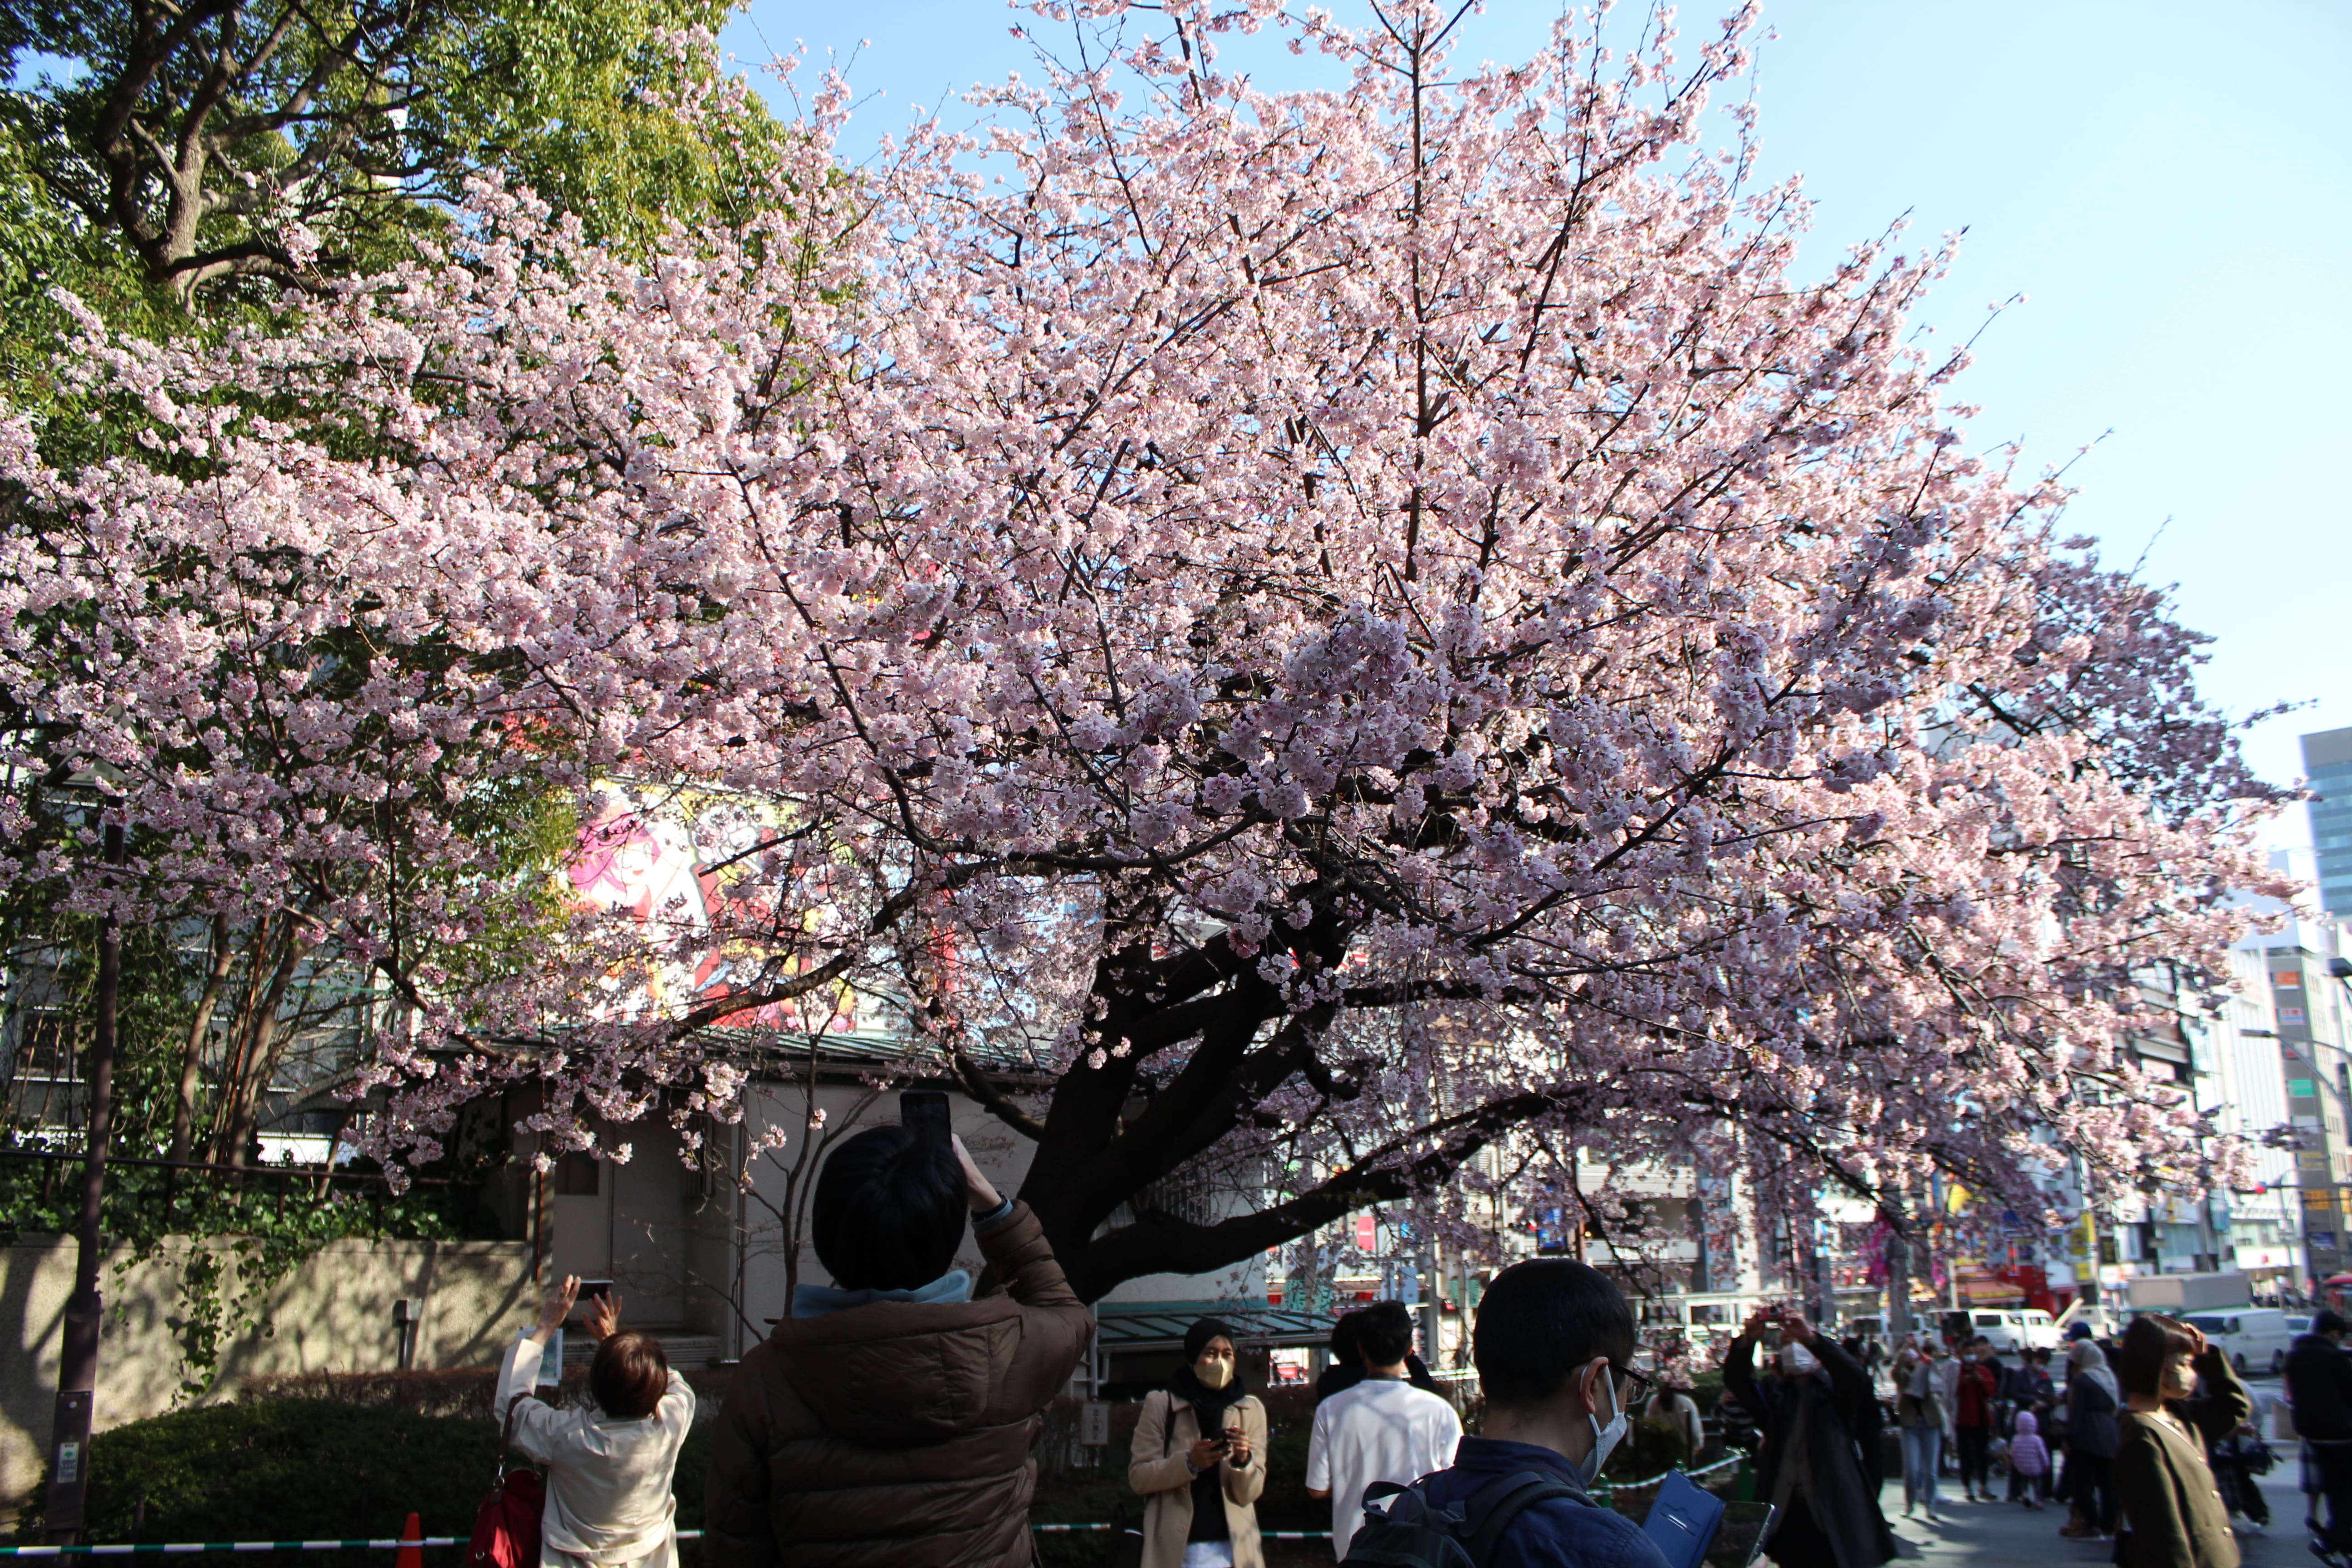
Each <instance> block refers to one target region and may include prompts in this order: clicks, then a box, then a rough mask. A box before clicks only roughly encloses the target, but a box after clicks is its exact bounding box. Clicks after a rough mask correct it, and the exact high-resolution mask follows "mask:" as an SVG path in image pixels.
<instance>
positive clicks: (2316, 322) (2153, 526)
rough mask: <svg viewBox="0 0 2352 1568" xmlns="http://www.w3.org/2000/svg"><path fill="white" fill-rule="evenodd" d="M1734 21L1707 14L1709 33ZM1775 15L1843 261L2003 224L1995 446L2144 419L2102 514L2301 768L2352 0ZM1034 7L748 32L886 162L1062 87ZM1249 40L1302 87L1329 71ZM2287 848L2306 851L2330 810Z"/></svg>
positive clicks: (2092, 475) (2342, 556)
mask: <svg viewBox="0 0 2352 1568" xmlns="http://www.w3.org/2000/svg"><path fill="white" fill-rule="evenodd" d="M1328 4H1330V5H1332V8H1333V9H1334V10H1335V11H1336V12H1337V13H1338V14H1339V16H1341V17H1342V18H1350V17H1356V16H1360V8H1359V7H1357V6H1355V5H1353V4H1352V3H1351V0H1328ZM1638 8H1639V6H1638V0H1635V3H1633V4H1628V5H1624V6H1622V7H1621V13H1622V11H1630V10H1635V9H1638ZM1557 14H1558V6H1557V5H1548V4H1543V3H1540V0H1493V3H1492V4H1490V5H1488V6H1487V9H1486V13H1485V14H1484V15H1483V16H1476V17H1474V18H1472V19H1471V20H1470V21H1468V22H1466V23H1465V29H1466V34H1465V49H1466V52H1468V53H1469V54H1470V55H1472V56H1474V57H1484V58H1494V59H1517V58H1525V57H1527V56H1528V55H1530V54H1532V53H1533V52H1534V51H1535V49H1536V48H1537V47H1538V45H1539V44H1540V42H1541V40H1542V38H1543V37H1544V34H1545V32H1546V30H1547V28H1548V27H1549V24H1550V21H1551V19H1552V17H1553V16H1556V15H1557ZM1712 14H1713V13H1712V11H1711V10H1710V9H1709V8H1708V7H1706V6H1704V5H1692V4H1685V5H1684V6H1683V7H1682V16H1683V20H1684V26H1685V36H1686V37H1687V36H1689V35H1691V34H1692V33H1694V32H1696V29H1697V28H1698V26H1700V25H1701V24H1702V23H1703V21H1704V19H1705V18H1706V17H1707V16H1711V15H1712ZM1765 18H1766V22H1767V24H1768V26H1769V27H1770V29H1771V30H1772V31H1773V32H1775V33H1776V34H1777V35H1778V37H1776V38H1775V39H1774V40H1773V41H1771V42H1769V43H1768V44H1767V45H1766V46H1765V47H1764V49H1763V53H1762V64H1761V72H1760V97H1761V101H1762V105H1763V144H1764V153H1765V173H1766V174H1769V175H1774V176H1777V175H1779V174H1785V173H1787V172H1790V171H1792V170H1793V171H1796V172H1799V173H1801V174H1803V175H1804V176H1805V181H1806V184H1807V187H1808V188H1809V190H1810V191H1811V194H1812V195H1813V196H1814V198H1815V199H1816V200H1817V201H1818V202H1819V203H1820V209H1819V212H1818V214H1817V216H1816V222H1815V226H1814V231H1813V236H1812V238H1811V241H1810V242H1809V258H1810V260H1811V263H1812V264H1813V265H1816V266H1820V265H1824V264H1825V263H1826V261H1827V259H1828V258H1831V257H1832V256H1834V255H1835V254H1836V253H1837V252H1838V251H1839V250H1842V249H1843V247H1844V246H1845V245H1847V244H1848V243H1850V242H1852V241H1854V240H1858V239H1862V238H1866V237H1870V236H1872V235H1874V234H1875V233H1877V232H1878V231H1879V230H1880V229H1881V228H1883V227H1884V226H1885V224H1886V222H1887V221H1888V220H1889V219H1891V218H1893V217H1895V216H1896V215H1898V214H1901V213H1904V212H1906V211H1908V212H1909V213H1911V215H1912V221H1913V225H1914V228H1913V233H1914V234H1915V235H1916V236H1918V237H1923V238H1925V237H1932V236H1934V235H1937V234H1940V233H1942V232H1943V231H1945V230H1948V229H1957V228H1963V227H1964V228H1966V229H1967V230H1968V231H1969V232H1968V237H1967V239H1966V241H1965V242H1964V243H1963V245H1962V247H1961V251H1960V259H1959V263H1958V267H1957V268H1955V270H1954V272H1953V274H1952V276H1951V277H1950V279H1948V281H1947V282H1946V284H1945V285H1944V287H1943V289H1941V290H1940V291H1939V293H1938V294H1937V297H1936V298H1935V299H1934V300H1932V301H1930V303H1929V305H1928V306H1927V310H1926V311H1925V313H1924V315H1923V318H1922V319H1923V320H1925V321H1927V322H1929V323H1930V324H1933V325H1935V326H1937V328H1938V329H1939V331H1940V332H1941V334H1942V335H1943V336H1944V337H1946V338H1950V337H1952V336H1954V335H1955V334H1958V335H1959V336H1965V335H1966V334H1967V332H1969V331H1972V330H1974V328H1975V327H1976V325H1977V324H1978V323H1979V321H1981V319H1982V315H1983V311H1984V309H1985V307H1986V306H1987V305H1988V304H1990V303H1991V302H1992V301H1994V300H2003V299H2007V298H2009V297H2010V296H2011V295H2014V294H2020V293H2022V294H2025V295H2026V296H2028V299H2027V301H2026V303H2024V304H2023V305H2021V306H2019V307H2017V308H2015V309H2014V310H2011V311H2010V312H2008V313H2007V314H2005V315H2004V316H2003V317H2002V318H2001V320H2000V321H1999V322H1997V323H1996V324H1995V325H1994V326H1993V327H1992V328H1991V330H1990V331H1989V332H1987V333H1986V335H1985V336H1984V338H1983V340H1982V341H1981V342H1979V345H1978V363H1977V364H1976V367H1975V368H1974V369H1973V370H1972V371H1971V372H1970V374H1969V377H1968V379H1967V380H1966V381H1965V383H1964V384H1963V395H1965V396H1966V397H1967V398H1968V399H1969V400H1970V401H1973V402H1975V403H1977V404H1979V405H1982V407H1983V414H1982V415H1981V416H1980V417H1979V421H1978V423H1977V425H1976V426H1975V431H1976V434H1977V435H1978V437H1979V440H1980V444H1982V445H1987V446H1990V445H1992V444H1994V443H1995V442H1997V441H2000V440H2003V439H2008V438H2012V437H2014V438H2021V439H2022V440H2023V442H2024V443H2025V449H2026V451H2027V454H2028V456H2029V458H2031V459H2032V460H2034V461H2036V462H2037V463H2038V462H2040V461H2063V460H2064V458H2066V457H2067V456H2068V455H2070V454H2071V453H2072V452H2073V451H2074V448H2076V447H2080V446H2082V445H2084V444H2085V443H2087V442H2090V441H2093V440H2095V439H2096V438H2097V437H2100V436H2101V435H2102V434H2103V433H2105V432H2109V431H2112V432H2113V434H2112V435H2109V436H2107V437H2106V439H2105V441H2104V442H2102V443H2101V444H2100V445H2099V446H2098V447H2097V449H2096V450H2095V451H2094V452H2093V453H2092V454H2091V455H2090V456H2089V457H2087V458H2084V460H2083V461H2082V462H2081V463H2080V464H2079V465H2078V466H2077V467H2076V468H2074V473H2073V475H2072V476H2071V477H2072V478H2073V479H2074V480H2075V481H2077V482H2078V483H2079V484H2080V485H2081V487H2082V494H2081V497H2080V499H2079V500H2077V501H2076V503H2075V507H2074V513H2073V516H2072V518H2071V519H2070V521H2071V522H2072V523H2073V524H2074V525H2075V526H2076V527H2077V528H2078V529H2079V530H2080V531H2084V532H2087V533H2092V534H2095V535H2097V536H2098V537H2099V538H2101V539H2102V540H2103V541H2104V542H2105V545H2104V553H2105V556H2106V558H2107V559H2108V560H2110V561H2111V562H2116V563H2128V562H2130V561H2132V560H2134V559H2136V558H2137V557H2138V556H2139V555H2140V554H2141V552H2143V551H2147V574H2148V575H2149V576H2150V577H2151V578H2153V579H2154V580H2155V581H2158V582H2159V583H2177V584H2179V602H2180V605H2181V610H2182V614H2183V617H2184V618H2185V619H2186V620H2187V621H2188V622H2189V624H2190V625H2191V626H2197V627H2199V628H2200V629H2201V630H2204V631H2207V632H2210V633H2212V634H2213V635H2214V636H2216V637H2218V638H2219V639H2220V640H2219V641H2218V642H2217V643H2216V644H2215V646H2214V647H2213V649H2212V656H2213V658H2212V663H2211V664H2210V666H2209V667H2208V669H2207V680H2206V684H2207V689H2208V690H2209V692H2210V694H2211V696H2212V697H2213V698H2214V699H2215V700H2218V701H2220V702H2221V703H2222V704H2224V705H2225V706H2226V707H2228V708H2230V709H2231V710H2233V711H2237V712H2245V711H2249V710H2253V709H2255V708H2258V707H2262V706H2265V705H2268V704H2270V703H2273V702H2277V701H2282V700H2285V701H2296V702H2309V703H2311V704H2313V706H2311V707H2310V708H2308V709H2306V710H2304V711H2301V712H2298V713H2295V714H2291V715H2289V716H2287V717H2285V718H2284V719H2279V720H2273V721H2271V722H2269V723H2267V724H2265V725H2263V726H2262V727H2261V728H2260V729H2258V730H2257V731H2255V732H2254V734H2253V736H2252V740H2251V742H2250V745H2251V751H2252V756H2253V759H2254V761H2255V763H2256V765H2257V766H2258V767H2259V768H2260V769H2261V771H2262V772H2263V773H2265V774H2266V775H2267V776H2269V777H2272V778H2273V779H2277V780H2281V781H2284V780H2286V779H2289V778H2292V777H2294V775H2295V774H2296V773H2299V771H2300V757H2299V753H2298V752H2297V750H2296V747H2295V736H2296V735H2297V734H2299V733H2300V732H2302V731H2305V730H2316V729H2327V728H2334V727H2336V726H2339V725H2352V658H2347V616H2346V613H2345V612H2346V605H2347V590H2352V507H2348V506H2347V500H2346V493H2347V492H2346V480H2345V477H2344V473H2343V470H2344V469H2345V468H2347V466H2352V303H2347V300H2348V299H2352V295H2347V289H2352V91H2347V89H2345V87H2344V82H2343V77H2342V70H2343V63H2344V61H2345V60H2346V59H2347V58H2352V3H2346V0H2311V3H2305V4H2291V3H2287V0H2242V3H2241V4H2236V5H2172V4H2158V3H2153V0H2137V3H2133V4H2120V3H2114V4H2110V3H2102V0H2039V3H2032V4H2022V3H2006V0H1967V3H1962V0H1780V3H1779V4H1773V3H1771V0H1767V4H1766V6H1765ZM1016 21H1019V22H1023V23H1025V24H1028V25H1030V26H1034V27H1035V28H1036V30H1037V31H1038V33H1039V35H1040V37H1045V38H1049V39H1053V40H1055V41H1056V42H1059V41H1061V40H1062V39H1063V38H1065V37H1066V32H1057V31H1056V30H1055V26H1054V25H1053V24H1049V23H1045V22H1042V21H1040V20H1038V19H1037V18H1036V17H1035V16H1033V15H1032V14H1030V13H1028V12H1027V11H1025V10H1024V11H1020V12H1013V11H1008V10H1007V9H1005V8H1004V7H1003V5H1000V4H998V3H997V0H862V3H861V4H859V5H841V4H840V3H839V0H825V3H822V4H820V3H817V0H752V4H751V8H750V10H749V12H748V13H747V14H746V15H745V16H743V17H741V18H740V19H739V20H738V21H737V23H736V24H735V25H734V26H732V27H731V28H730V30H729V32H728V34H727V36H726V40H725V41H726V43H727V46H728V47H730V48H731V49H733V50H734V51H735V53H736V54H738V55H739V56H740V57H741V58H743V59H744V60H745V61H746V62H756V61H759V60H762V59H765V58H767V57H768V55H769V54H770V53H771V50H772V49H775V50H789V49H791V48H792V47H793V45H794V44H795V42H796V41H797V42H802V43H804V44H805V45H806V46H807V47H808V48H809V50H810V53H811V55H812V57H813V58H817V59H822V58H824V55H825V54H826V52H827V51H828V50H831V51H833V52H834V53H835V54H836V55H838V56H842V57H846V56H848V55H849V54H850V53H851V52H852V51H854V50H856V51H859V52H858V55H857V58H856V61H855V63H854V65H853V67H852V68H851V72H850V76H851V81H852V83H853V85H854V86H855V87H856V89H857V90H858V92H859V94H860V96H861V97H862V98H865V99H866V100H867V101H866V102H865V104H864V106H863V107H862V108H861V109H860V110H859V113H858V116H857V119H856V121H855V122H854V125H853V129H852V133H851V140H850V142H849V144H848V145H847V146H845V149H844V151H845V153H849V154H853V155H854V154H856V153H858V152H860V151H862V150H863V149H864V148H865V147H866V146H868V145H870V144H871V142H872V140H873V139H874V138H876V137H877V136H879V135H880V134H882V133H883V132H887V131H889V130H892V129H895V128H897V127H898V126H899V125H901V124H903V123H904V122H905V121H906V120H907V119H908V115H909V113H910V111H911V109H912V106H914V105H916V104H924V105H938V104H942V103H951V102H953V94H954V93H955V92H957V91H960V90H961V89H963V88H964V87H967V86H969V85H971V83H973V82H975V81H979V80H983V79H985V80H1001V79H1003V77H1004V75H1005V74H1006V73H1008V72H1011V71H1015V70H1022V71H1024V72H1025V73H1026V74H1028V75H1029V76H1030V77H1031V79H1035V78H1036V72H1035V70H1034V61H1033V57H1032V56H1031V54H1030V52H1029V47H1028V46H1027V45H1025V44H1023V43H1021V42H1020V41H1018V40H1015V39H1013V37H1010V36H1009V28H1010V26H1011V25H1012V24H1013V23H1014V22H1016ZM861 42H863V44H864V47H863V49H862V50H860V49H859V46H860V44H861ZM1236 47H1237V48H1238V47H1247V48H1250V53H1249V54H1248V55H1247V56H1246V57H1245V58H1247V60H1248V62H1249V64H1250V66H1251V68H1252V69H1253V70H1254V72H1255V74H1256V75H1257V76H1258V78H1259V79H1260V80H1261V81H1263V82H1265V83H1266V84H1267V85H1269V86H1281V85H1288V83H1287V82H1286V80H1285V79H1283V77H1282V76H1281V74H1280V73H1283V72H1289V71H1297V70H1301V69H1304V68H1307V67H1301V66H1298V65H1295V64H1293V63H1292V62H1291V61H1290V60H1289V57H1287V56H1286V55H1285V54H1280V53H1277V52H1276V51H1275V50H1272V49H1268V48H1266V47H1263V46H1262V45H1261V46H1256V47H1251V46H1247V45H1241V46H1236ZM1235 58H1240V57H1235ZM875 95H878V96H875ZM968 112H969V111H968V110H962V109H961V106H960V105H959V106H958V107H957V113H959V114H966V113H968ZM2159 530H2161V533H2160V535H2159ZM2151 540H2154V546H2153V548H2152V549H2151V548H2150V541H2151ZM2273 837H2275V838H2276V839H2278V840H2279V841H2282V842H2297V843H2300V842H2304V841H2305V830H2304V824H2303V813H2302V812H2301V810H2300V809H2297V810H2295V811H2294V812H2293V813H2292V815H2291V819H2290V821H2289V822H2287V823H2284V824H2282V825H2280V831H2278V832H2277V833H2276V834H2274V836H2273Z"/></svg>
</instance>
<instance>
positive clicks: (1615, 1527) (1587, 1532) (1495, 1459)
mask: <svg viewBox="0 0 2352 1568" xmlns="http://www.w3.org/2000/svg"><path fill="white" fill-rule="evenodd" d="M1471 1355H1472V1359H1473V1360H1474V1361H1475V1363H1477V1367H1478V1382H1479V1385H1480V1388H1481V1391H1482V1392H1483V1393H1484V1394H1485V1395H1486V1419H1485V1421H1484V1422H1483V1423H1482V1425H1481V1430H1480V1433H1479V1436H1475V1437H1465V1438H1463V1439H1462V1442H1461V1445H1460V1447H1458V1448H1456V1449H1455V1451H1454V1463H1453V1464H1452V1465H1451V1466H1449V1467H1448V1468H1445V1469H1442V1470H1439V1471H1438V1472H1437V1473H1436V1474H1434V1475H1431V1476H1424V1477H1423V1478H1422V1479H1421V1480H1420V1481H1418V1482H1416V1483H1415V1484H1414V1485H1413V1487H1412V1495H1413V1496H1414V1497H1415V1498H1417V1499H1418V1500H1420V1501H1421V1503H1422V1504H1423V1505H1424V1506H1425V1507H1426V1508H1427V1509H1428V1510H1433V1511H1434V1512H1437V1513H1441V1514H1442V1513H1444V1512H1447V1511H1453V1512H1455V1513H1456V1514H1458V1515H1461V1516H1465V1517H1466V1515H1467V1513H1468V1512H1469V1511H1470V1509H1471V1504H1472V1503H1473V1501H1474V1500H1476V1499H1478V1498H1479V1497H1480V1496H1481V1494H1487V1495H1489V1496H1490V1497H1491V1496H1492V1492H1491V1489H1493V1488H1494V1487H1495V1486H1496V1483H1498V1482H1501V1481H1505V1480H1507V1479H1510V1478H1512V1477H1514V1476H1523V1475H1524V1476H1532V1477H1537V1478H1539V1479H1541V1480H1542V1481H1544V1482H1548V1483H1549V1486H1550V1489H1552V1490H1553V1491H1554V1492H1556V1493H1557V1494H1559V1495H1552V1496H1546V1497H1542V1498H1540V1499H1539V1500H1528V1499H1527V1498H1526V1497H1522V1498H1520V1499H1518V1500H1517V1502H1516V1504H1511V1503H1507V1504H1502V1505H1500V1506H1503V1507H1506V1508H1509V1509H1510V1510H1511V1511H1510V1512H1509V1513H1508V1514H1507V1516H1506V1517H1505V1519H1504V1521H1503V1525H1502V1530H1501V1533H1500V1534H1499V1535H1498V1536H1497V1537H1496V1542H1495V1548H1494V1550H1493V1552H1491V1553H1490V1554H1489V1555H1488V1556H1487V1558H1486V1565H1487V1568H1666V1560H1665V1556H1664V1553H1662V1552H1659V1550H1658V1548H1657V1544H1656V1543H1655V1542H1653V1541H1651V1539H1650V1538H1649V1537H1648V1536H1646V1535H1644V1534H1643V1533H1642V1527H1641V1526H1640V1525H1638V1524H1635V1523H1634V1522H1633V1521H1632V1520H1631V1519H1628V1518H1627V1517H1626V1516H1625V1515H1623V1514H1622V1513H1619V1512H1618V1511H1617V1510H1614V1509H1612V1508H1604V1507H1601V1506H1599V1505H1597V1504H1595V1503H1594V1502H1593V1501H1592V1500H1591V1497H1590V1496H1589V1495H1587V1492H1588V1489H1589V1488H1590V1487H1591V1485H1592V1482H1593V1481H1594V1479H1596V1478H1598V1477H1599V1476H1600V1474H1601V1466H1603V1465H1605V1464H1607V1463H1608V1461H1609V1456H1610V1454H1611V1453H1612V1451H1613V1450H1614V1449H1615V1448H1616V1447H1617V1445H1618V1443H1619V1442H1621V1441H1622V1439H1623V1437H1624V1436H1625V1432H1626V1429H1627V1427H1628V1426H1629V1425H1630V1423H1629V1421H1628V1418H1627V1413H1628V1411H1629V1410H1630V1409H1631V1408H1632V1406H1633V1403H1634V1401H1635V1400H1636V1399H1637V1398H1639V1397H1640V1389H1639V1385H1640V1384H1642V1383H1643V1381H1644V1380H1643V1378H1642V1376H1641V1374H1640V1373H1636V1372H1634V1371H1633V1310H1632V1309H1631V1308H1630V1307H1628V1306H1627V1305H1626V1303H1625V1295H1624V1292H1623V1291H1622V1290H1620V1289H1618V1288H1617V1287H1616V1285H1615V1284H1614V1283H1613V1282H1612V1281H1611V1279H1609V1277H1608V1276H1607V1275H1605V1274H1603V1273H1601V1271H1600V1270H1599V1269H1597V1268H1591V1267H1590V1266H1589V1265H1586V1264H1582V1263H1579V1262H1577V1261H1575V1260H1574V1259H1573V1258H1529V1259H1528V1260H1527V1261H1525V1262H1523V1263H1515V1264H1513V1265H1511V1267H1509V1268H1506V1269H1504V1270H1503V1271H1502V1272H1501V1273H1499V1274H1497V1275H1496V1276H1495V1282H1494V1283H1493V1284H1491V1285H1489V1286H1487V1287H1486V1295H1485V1296H1484V1297H1483V1298H1481V1300H1479V1303H1478V1321H1477V1323H1476V1326H1475V1328H1474V1329H1473V1330H1472V1334H1471ZM1403 1501H1404V1500H1403V1499H1398V1500H1395V1502H1393V1503H1391V1504H1390V1505H1389V1506H1390V1507H1391V1509H1393V1508H1395V1507H1397V1506H1399V1505H1401V1504H1402V1503H1403ZM1358 1528H1359V1529H1360V1528H1361V1521H1359V1526H1358Z"/></svg>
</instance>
